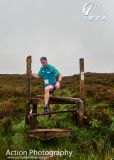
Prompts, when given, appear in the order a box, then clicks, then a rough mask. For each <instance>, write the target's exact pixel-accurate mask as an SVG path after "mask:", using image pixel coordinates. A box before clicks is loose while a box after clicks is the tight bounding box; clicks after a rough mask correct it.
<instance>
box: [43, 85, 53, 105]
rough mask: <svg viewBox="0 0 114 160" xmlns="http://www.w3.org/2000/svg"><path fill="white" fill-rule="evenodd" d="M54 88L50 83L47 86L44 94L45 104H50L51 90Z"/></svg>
mask: <svg viewBox="0 0 114 160" xmlns="http://www.w3.org/2000/svg"><path fill="white" fill-rule="evenodd" d="M52 89H53V86H52V85H49V86H47V87H45V96H44V100H45V106H48V103H49V91H50V90H52Z"/></svg>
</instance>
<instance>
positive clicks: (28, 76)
mask: <svg viewBox="0 0 114 160" xmlns="http://www.w3.org/2000/svg"><path fill="white" fill-rule="evenodd" d="M26 62H27V67H26V104H27V105H26V111H27V113H29V112H30V98H31V73H32V71H31V63H32V57H31V56H28V57H27V59H26ZM25 123H26V124H28V123H29V119H28V114H27V115H26V117H25Z"/></svg>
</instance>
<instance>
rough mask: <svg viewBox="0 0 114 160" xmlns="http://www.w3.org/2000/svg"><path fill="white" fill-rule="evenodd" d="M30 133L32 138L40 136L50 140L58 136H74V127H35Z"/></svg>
mask: <svg viewBox="0 0 114 160" xmlns="http://www.w3.org/2000/svg"><path fill="white" fill-rule="evenodd" d="M28 135H29V137H31V138H38V139H39V138H40V139H43V140H48V139H52V138H56V137H63V136H67V137H72V129H71V128H66V129H60V128H52V129H35V130H29V131H28Z"/></svg>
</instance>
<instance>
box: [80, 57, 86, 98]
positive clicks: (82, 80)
mask: <svg viewBox="0 0 114 160" xmlns="http://www.w3.org/2000/svg"><path fill="white" fill-rule="evenodd" d="M79 62H80V99H82V100H84V99H85V89H84V58H80V60H79Z"/></svg>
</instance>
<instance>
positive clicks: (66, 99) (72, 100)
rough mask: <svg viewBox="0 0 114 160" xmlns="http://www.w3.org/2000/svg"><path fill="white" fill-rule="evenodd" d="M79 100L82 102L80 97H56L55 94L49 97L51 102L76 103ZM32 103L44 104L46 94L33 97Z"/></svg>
mask: <svg viewBox="0 0 114 160" xmlns="http://www.w3.org/2000/svg"><path fill="white" fill-rule="evenodd" d="M78 102H79V103H81V102H82V101H81V99H80V98H69V97H55V96H50V98H49V103H50V104H76V103H78ZM30 103H32V104H34V103H35V104H44V96H43V95H39V96H36V97H35V98H31V99H30Z"/></svg>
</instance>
